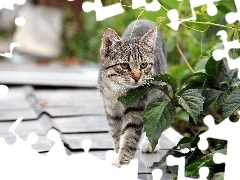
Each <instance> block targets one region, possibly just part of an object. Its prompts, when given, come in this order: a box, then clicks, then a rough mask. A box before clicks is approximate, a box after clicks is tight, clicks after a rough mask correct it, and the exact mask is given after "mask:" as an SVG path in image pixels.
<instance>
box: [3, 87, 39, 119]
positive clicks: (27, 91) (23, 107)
mask: <svg viewBox="0 0 240 180" xmlns="http://www.w3.org/2000/svg"><path fill="white" fill-rule="evenodd" d="M33 91H34V90H33V88H32V87H25V86H22V87H18V88H9V92H8V94H7V96H6V97H5V98H4V99H2V100H1V106H0V121H7V120H10V121H11V120H16V119H17V118H18V117H24V118H25V119H36V118H37V117H38V116H39V115H40V113H41V112H42V108H41V106H39V104H38V103H37V101H36V99H34V97H33Z"/></svg>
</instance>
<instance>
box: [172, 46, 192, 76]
mask: <svg viewBox="0 0 240 180" xmlns="http://www.w3.org/2000/svg"><path fill="white" fill-rule="evenodd" d="M176 47H177V49H178V52H179V54H180V55H181V56H182V58H183V60H184V61H185V63H186V64H187V66H188V68H189V69H190V71H191V72H192V73H194V72H195V71H194V69H193V68H192V67H191V65H190V64H189V63H188V61H187V59H186V58H185V56H184V55H183V52H182V50H181V48H180V47H179V44H178V43H177V42H176Z"/></svg>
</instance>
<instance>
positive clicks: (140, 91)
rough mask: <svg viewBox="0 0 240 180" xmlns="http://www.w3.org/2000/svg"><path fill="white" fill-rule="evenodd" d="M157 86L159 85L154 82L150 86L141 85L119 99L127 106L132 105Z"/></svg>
mask: <svg viewBox="0 0 240 180" xmlns="http://www.w3.org/2000/svg"><path fill="white" fill-rule="evenodd" d="M156 88H157V87H156V86H155V85H153V84H151V85H149V86H146V85H145V86H140V87H138V88H136V89H132V90H130V91H128V92H127V93H126V94H125V95H124V96H121V97H119V98H118V101H120V102H121V103H123V105H124V107H125V108H128V107H132V106H133V105H134V104H135V103H137V102H138V101H139V100H140V99H142V98H143V96H144V95H145V94H147V93H148V92H149V91H151V90H152V89H156Z"/></svg>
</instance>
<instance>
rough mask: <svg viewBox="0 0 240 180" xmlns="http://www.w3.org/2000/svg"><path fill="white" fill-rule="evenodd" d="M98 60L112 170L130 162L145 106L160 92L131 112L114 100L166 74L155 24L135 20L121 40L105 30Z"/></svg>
mask: <svg viewBox="0 0 240 180" xmlns="http://www.w3.org/2000/svg"><path fill="white" fill-rule="evenodd" d="M134 25H135V26H134ZM100 57H101V64H100V73H99V89H100V92H101V94H102V96H103V101H104V106H105V111H106V115H107V119H108V124H109V127H110V133H111V135H112V137H113V140H114V147H115V151H116V152H117V153H118V161H117V164H116V166H117V167H121V166H122V165H124V164H128V163H129V161H130V160H131V159H133V158H134V155H135V152H136V150H137V147H138V143H139V140H140V137H141V134H142V131H143V118H142V113H143V111H144V109H145V107H146V105H147V104H148V103H149V102H150V101H152V100H153V99H154V98H156V97H159V96H162V92H160V91H157V90H154V91H151V92H150V93H148V94H147V95H146V96H145V97H144V98H143V99H142V100H141V101H140V102H138V103H137V104H136V105H135V106H134V107H131V108H124V107H123V105H122V104H121V103H120V102H119V101H118V100H117V99H118V97H120V96H122V95H124V94H125V93H126V92H127V91H129V90H130V89H132V88H136V87H138V86H140V85H142V84H144V83H146V82H147V81H148V80H149V79H151V77H152V76H153V75H155V74H158V73H165V72H166V52H165V46H164V42H163V39H162V37H161V34H160V32H159V31H158V30H157V27H156V24H155V23H153V22H150V21H146V20H138V21H136V22H133V23H131V24H130V25H129V26H128V28H127V29H126V31H125V32H124V34H123V36H122V37H121V38H120V37H119V36H118V35H117V33H116V32H115V31H113V30H112V29H108V30H106V32H105V33H104V35H103V38H102V45H101V49H100Z"/></svg>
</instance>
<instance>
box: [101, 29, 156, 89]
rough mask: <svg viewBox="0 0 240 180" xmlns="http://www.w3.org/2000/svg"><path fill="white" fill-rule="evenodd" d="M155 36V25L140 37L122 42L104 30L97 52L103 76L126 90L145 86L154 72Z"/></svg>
mask: <svg viewBox="0 0 240 180" xmlns="http://www.w3.org/2000/svg"><path fill="white" fill-rule="evenodd" d="M156 37H157V27H156V26H155V27H153V28H151V29H150V30H149V31H148V32H146V33H145V34H144V35H143V36H142V37H140V38H129V39H127V40H125V39H124V40H122V39H121V38H120V37H119V36H118V35H117V33H116V32H115V31H114V30H112V29H107V30H106V32H105V33H104V35H103V38H102V45H101V49H100V55H101V59H102V64H101V66H102V73H103V75H104V76H105V77H107V78H108V79H109V80H110V81H112V82H114V83H116V84H119V85H124V86H127V87H137V86H140V85H142V84H144V83H146V82H147V80H149V79H151V77H152V75H153V72H154V69H153V64H154V57H155V55H154V54H155V53H154V52H155V42H156Z"/></svg>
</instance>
